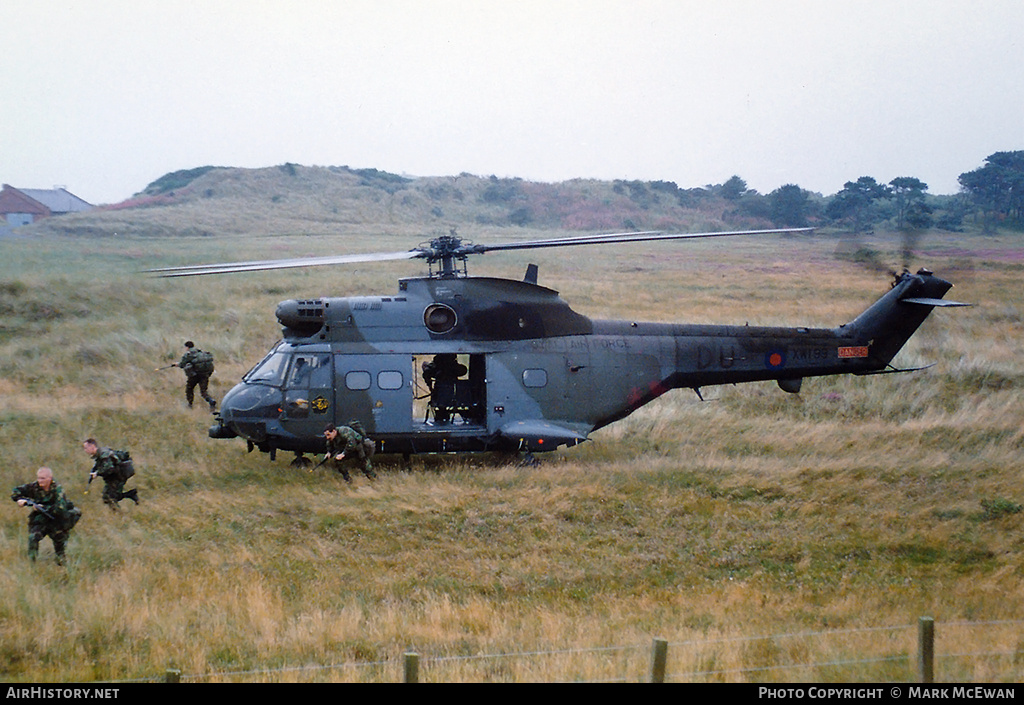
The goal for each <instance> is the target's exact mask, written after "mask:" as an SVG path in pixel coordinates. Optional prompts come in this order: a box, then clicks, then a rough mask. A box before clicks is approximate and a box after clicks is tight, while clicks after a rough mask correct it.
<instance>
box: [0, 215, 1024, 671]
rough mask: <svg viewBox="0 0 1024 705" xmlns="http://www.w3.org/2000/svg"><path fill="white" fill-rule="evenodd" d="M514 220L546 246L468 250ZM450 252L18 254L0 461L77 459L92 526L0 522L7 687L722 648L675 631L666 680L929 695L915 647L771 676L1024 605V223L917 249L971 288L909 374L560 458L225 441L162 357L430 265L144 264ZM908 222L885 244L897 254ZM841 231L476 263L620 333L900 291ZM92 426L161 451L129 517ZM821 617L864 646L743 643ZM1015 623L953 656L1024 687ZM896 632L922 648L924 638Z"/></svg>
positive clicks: (141, 448) (252, 358) (801, 628)
mask: <svg viewBox="0 0 1024 705" xmlns="http://www.w3.org/2000/svg"><path fill="white" fill-rule="evenodd" d="M463 234H464V235H467V234H468V233H463ZM513 234H514V236H515V237H523V238H532V237H545V236H550V235H551V233H549V232H526V231H520V230H511V229H495V230H494V231H484V232H481V233H479V234H476V233H475V234H474V235H473V239H475V240H476V241H501V240H506V239H510V238H511V237H513ZM422 239H423V238H422V237H420V238H414V239H410V238H409V237H408V236H407V235H405V234H395V235H387V236H382V237H373V238H370V237H358V236H348V237H343V236H326V235H325V236H308V237H303V236H294V237H287V238H284V237H282V238H276V237H261V238H255V239H253V238H231V237H196V238H167V239H164V238H144V237H132V238H117V239H115V238H82V239H74V240H72V239H64V238H46V239H44V240H42V241H29V240H26V239H19V238H12V239H5V240H3V241H0V251H2V252H3V255H4V256H3V258H2V261H0V312H2V319H0V320H2V327H0V367H2V374H0V394H2V396H0V399H2V401H0V442H2V447H3V449H4V454H5V463H4V465H3V468H2V469H0V476H2V480H3V481H4V482H5V483H6V486H7V487H13V486H15V485H18V484H21V483H23V482H27V481H29V480H30V479H32V477H33V476H34V472H35V470H36V468H37V467H38V466H40V465H43V464H46V465H49V466H51V467H52V468H53V469H54V471H55V473H56V476H57V480H58V482H60V483H62V485H63V486H64V488H65V490H66V491H67V493H68V495H69V496H70V498H71V499H72V500H73V501H74V502H75V503H76V504H78V505H80V506H82V507H83V509H84V512H85V516H84V518H83V519H82V521H81V523H80V524H79V526H78V528H77V529H76V530H75V532H74V534H73V536H72V539H71V541H70V544H69V561H68V565H67V566H66V567H65V568H63V569H62V568H58V567H56V566H55V565H53V564H52V560H51V559H52V551H51V550H50V544H49V541H46V542H45V543H44V549H43V551H42V552H41V556H40V561H39V562H38V563H37V564H34V565H33V564H30V563H29V562H28V560H27V559H26V557H25V510H24V509H21V508H19V507H17V506H16V505H15V504H14V503H12V502H6V503H4V505H3V509H2V510H0V625H2V633H3V639H2V640H0V641H2V644H0V650H2V652H3V653H2V654H0V678H2V679H3V680H5V681H9V682H13V681H63V682H69V681H94V680H129V679H147V678H153V677H159V676H160V674H162V673H163V671H164V670H165V669H167V668H169V667H174V668H178V669H180V670H181V671H182V672H183V673H184V674H216V673H222V672H240V671H259V672H262V671H263V670H264V669H278V668H283V667H288V666H293V667H294V666H304V665H312V664H338V663H356V662H372V663H382V662H383V663H386V664H389V665H387V666H386V667H380V668H371V669H360V670H340V671H328V672H314V673H316V674H317V675H314V676H312V678H314V679H316V678H323V679H337V680H360V679H365V680H376V679H381V680H394V679H396V677H397V674H398V673H399V671H398V668H399V666H398V661H397V660H398V658H399V656H400V654H401V653H402V652H403V651H406V650H408V649H413V650H416V651H418V652H420V653H422V654H424V655H428V656H431V657H435V658H438V659H443V658H446V657H452V658H456V657H466V656H473V655H478V654H496V653H513V652H516V653H518V652H538V651H558V650H563V649H595V650H596V651H595V653H594V654H593V655H592V656H584V657H582V658H574V659H552V660H551V661H550V662H548V663H546V664H544V666H543V667H540V666H536V667H535V666H532V665H530V666H523V667H521V668H518V669H516V668H512V667H507V666H503V665H498V664H495V663H494V662H491V661H484V662H472V661H470V662H462V661H453V662H452V664H453V665H451V666H449V667H447V669H446V670H445V671H444V672H441V673H435V674H433V675H432V676H431V678H436V679H437V680H510V681H524V680H573V679H582V680H605V679H608V678H613V677H616V676H617V672H616V669H617V668H619V667H620V666H619V665H618V664H615V663H611V661H613V660H614V659H611V658H610V657H608V656H607V655H605V654H604V653H603V652H601V651H600V650H599V649H601V648H602V647H610V646H620V645H630V646H633V645H638V644H639V645H641V647H643V648H646V645H647V644H648V643H649V642H650V639H651V638H652V637H662V638H666V639H668V640H670V641H672V642H681V643H686V644H693V643H699V642H701V641H702V640H706V641H707V642H708V643H709V644H712V645H709V646H707V647H700V646H691V647H687V648H686V649H678V650H674V651H673V652H672V654H673V655H672V658H673V661H672V662H670V666H669V670H670V672H676V673H684V672H692V671H702V672H709V671H710V672H724V673H729V674H733V675H726V676H718V678H719V679H723V680H773V679H776V678H778V679H779V680H800V679H804V678H807V679H811V680H877V679H879V678H886V679H891V680H901V679H904V680H905V679H911V678H912V677H913V671H912V668H911V667H910V666H908V667H907V670H902V669H895V668H894V669H893V670H883V671H881V672H879V671H877V670H869V669H867V668H858V667H852V668H841V669H837V668H835V667H833V666H829V667H822V668H818V669H813V670H811V671H810V672H798V673H793V672H791V671H782V672H779V673H776V672H772V671H770V670H767V671H766V670H758V669H761V668H763V667H764V666H766V665H772V664H779V663H786V662H790V661H793V660H800V659H803V660H804V661H807V660H810V661H827V662H830V663H831V662H835V661H856V660H857V659H858V658H861V657H866V656H870V655H873V654H875V653H876V650H877V648H878V647H877V644H876V643H875V644H871V643H867V640H866V638H865V637H864V635H863V633H862V632H860V631H857V630H860V629H867V628H873V627H879V626H888V625H904V624H910V623H913V622H914V621H915V620H916V619H917V618H918V617H919V616H923V615H928V616H931V617H934V618H935V619H936V620H937V622H939V623H940V625H941V624H955V623H962V622H996V623H998V622H1009V623H1011V624H1013V623H1014V622H1015V621H1016V620H1021V619H1024V589H1022V582H1024V581H1022V577H1024V576H1022V572H1024V571H1022V556H1024V541H1022V537H1021V530H1022V524H1024V514H1022V513H1020V512H1019V509H1020V503H1021V502H1024V479H1022V473H1024V404H1022V397H1024V391H1022V390H1024V361H1022V356H1021V350H1022V348H1024V327H1022V318H1024V287H1022V286H1021V278H1022V273H1024V238H1022V236H1021V235H1019V234H1001V235H997V236H981V235H975V234H969V233H968V234H963V233H960V234H948V233H945V234H940V233H932V234H930V236H929V237H927V238H925V239H924V240H922V244H920V245H919V247H918V250H917V252H916V253H915V265H920V266H927V267H929V268H930V269H932V270H934V271H935V272H936V273H937V274H940V275H942V276H944V277H946V278H948V279H950V280H951V281H953V282H954V283H955V284H956V288H954V289H953V291H952V292H951V293H950V295H949V297H950V298H955V299H958V300H962V301H969V302H972V303H975V304H976V306H974V307H972V308H960V309H948V310H940V311H936V312H935V313H934V314H933V315H932V317H931V318H930V319H929V320H928V321H927V322H926V323H925V325H924V327H923V328H922V330H921V331H920V332H919V333H918V334H917V335H916V336H915V337H914V338H913V339H912V340H911V342H910V343H909V345H908V346H907V348H906V349H905V350H904V351H903V352H901V354H900V356H899V357H898V358H897V360H896V362H897V364H900V365H901V366H904V367H912V366H921V365H929V364H932V363H934V366H932V367H930V368H928V369H927V370H924V371H921V372H917V373H912V374H906V375H884V376H876V377H867V378H859V377H857V378H846V377H843V378H833V379H812V380H807V381H806V382H805V384H804V388H803V392H802V393H801V394H800V395H798V396H795V395H789V394H785V393H783V392H781V391H780V390H779V389H778V388H777V387H776V386H775V385H774V384H770V383H765V384H751V385H743V386H737V387H721V388H712V389H706V390H703V391H704V396H705V398H706V399H707V401H704V402H701V401H699V400H698V399H697V398H696V396H695V395H693V394H692V393H689V392H683V391H677V392H673V393H670V394H668V395H666V396H664V397H662V398H661V399H659V400H658V401H657V402H655V403H653V404H651V405H649V406H647V407H645V408H643V409H641V410H640V411H639V412H637V413H636V414H634V415H633V416H631V417H629V418H627V419H625V420H624V421H621V422H619V423H617V424H614V425H613V426H611V427H609V428H606V429H603V430H602V431H599V432H598V433H596V434H595V435H594V436H593V438H592V440H591V442H588V443H586V444H583V445H581V446H579V447H577V448H575V449H571V450H563V451H559V452H556V453H554V454H551V455H548V456H545V457H544V458H543V463H542V464H541V465H540V467H537V468H522V467H518V466H515V465H508V464H503V463H502V462H500V461H499V460H497V459H495V458H491V457H489V456H480V457H468V456H467V457H453V456H441V457H429V458H418V459H415V460H414V462H413V465H412V468H411V470H407V469H405V468H403V466H402V464H401V462H400V459H396V458H388V457H387V456H384V457H381V458H380V459H379V462H378V463H377V464H378V469H379V474H380V478H379V479H378V481H377V482H375V483H374V484H372V485H371V484H369V483H368V482H367V481H365V480H363V479H362V478H361V477H357V478H356V479H355V481H354V485H353V486H352V487H347V486H345V484H344V483H343V482H342V481H341V480H340V478H337V477H334V476H330V475H327V474H325V473H323V472H322V471H321V472H318V473H309V472H306V471H305V470H298V469H293V468H290V467H289V465H288V462H287V461H288V459H287V457H280V458H278V460H277V461H276V462H270V461H269V459H268V458H267V456H265V455H262V454H259V453H252V454H247V453H246V449H245V445H244V443H242V442H241V441H237V440H236V441H215V440H211V439H209V438H208V437H207V434H206V431H207V427H208V426H209V423H210V417H209V414H208V413H204V412H203V411H200V410H199V409H198V408H197V409H196V410H189V409H187V408H184V405H183V400H182V397H183V395H182V386H183V385H182V379H181V375H180V372H179V371H178V370H175V369H171V370H166V371H163V372H154V369H155V368H157V367H161V366H163V365H167V364H170V363H171V362H174V361H176V360H177V359H178V357H179V356H180V353H181V343H182V342H183V341H184V340H185V339H188V338H191V339H193V340H195V341H196V342H197V343H198V344H199V345H200V346H201V347H203V348H204V349H210V350H213V351H214V352H215V353H216V355H217V361H218V365H217V373H216V374H215V376H214V383H213V391H214V393H215V395H216V396H218V397H219V396H221V395H222V394H223V393H224V392H226V391H227V389H228V388H230V386H232V385H233V384H234V382H235V381H236V380H237V379H238V378H239V377H240V376H241V375H242V374H243V373H244V371H245V370H246V369H248V368H249V367H250V366H251V365H252V364H254V363H255V362H257V361H258V360H259V359H260V358H261V356H262V354H263V353H264V352H265V351H266V350H267V349H268V348H269V346H270V345H271V344H272V343H273V342H274V341H275V340H276V339H277V338H278V337H279V333H280V331H279V329H278V327H277V325H276V322H275V320H274V317H273V311H274V307H275V305H276V304H277V302H278V301H280V300H282V299H286V298H303V297H307V296H316V295H322V294H327V295H350V294H351V295H355V294H369V293H373V294H385V295H387V294H390V293H393V292H394V291H395V280H396V278H397V277H399V276H412V275H414V274H417V273H418V271H419V270H418V269H417V267H418V265H417V264H416V263H412V264H410V263H398V264H395V263H388V264H380V265H374V266H357V267H352V268H339V269H314V270H309V271H290V272H286V273H261V274H250V275H241V276H233V277H210V278H203V279H202V280H158V279H153V278H150V277H147V276H144V275H142V274H140V273H139V272H140V271H141V270H143V269H145V268H148V267H154V266H165V265H173V264H186V263H196V262H206V261H223V260H232V259H239V258H245V259H256V258H269V257H290V256H300V255H305V254H328V253H335V252H343V251H379V250H392V249H394V250H399V249H407V248H408V247H410V246H412V245H415V244H417V243H418V242H419V241H420V240H422ZM893 240H894V238H888V237H885V236H883V235H877V236H875V237H874V239H873V246H874V247H876V248H877V249H878V250H880V251H881V252H882V253H883V255H884V256H886V257H887V258H888V259H890V260H891V261H892V262H893V264H894V265H895V264H898V263H899V259H898V255H896V254H895V251H896V248H895V245H894V244H893ZM837 245H838V239H837V238H836V237H835V236H831V235H829V234H827V233H821V234H816V235H814V236H798V237H782V236H772V237H767V238H765V237H760V238H741V239H732V240H729V241H728V242H723V241H701V242H696V243H684V244H680V243H675V244H672V243H658V244H650V245H645V246H643V247H639V248H626V247H622V246H618V247H608V248H603V249H601V248H598V249H588V250H587V251H586V252H571V251H568V250H566V251H564V252H560V253H558V254H557V255H552V254H537V253H536V252H535V253H533V254H526V253H523V254H519V253H507V254H491V255H488V256H487V257H481V258H479V259H478V261H476V262H473V263H471V266H472V270H471V273H473V274H478V275H497V276H509V277H511V278H520V277H521V276H522V273H523V271H525V268H526V265H527V263H528V262H531V261H537V262H538V263H539V264H540V283H542V284H544V285H546V286H550V287H552V288H554V289H557V290H559V291H560V292H561V293H562V296H563V297H564V298H565V299H566V300H567V301H569V303H570V304H571V305H573V306H574V308H575V309H576V310H578V311H580V312H581V313H584V314H586V315H589V316H592V317H595V318H628V319H636V320H657V321H679V322H710V323H715V322H717V323H737V324H743V323H745V322H749V323H751V324H783V325H812V326H828V327H831V326H833V325H836V324H839V323H842V322H845V321H848V320H850V319H852V318H853V317H854V316H855V315H856V314H857V313H859V312H860V311H861V310H862V309H863V308H865V307H866V306H867V305H868V304H869V303H870V302H872V301H873V300H874V299H875V298H877V297H878V296H880V295H881V294H882V293H883V292H884V291H885V290H886V288H887V287H888V285H889V281H888V278H887V277H886V275H884V274H878V273H875V272H871V271H869V270H868V269H867V268H865V267H862V266H860V265H858V264H857V263H856V262H852V261H850V260H849V259H837V258H836V257H835V252H836V249H837ZM556 252H557V251H556ZM87 436H95V437H97V438H98V439H99V440H100V442H101V443H102V444H106V445H111V446H115V447H127V448H130V449H131V450H132V451H133V455H134V456H135V458H136V466H137V468H138V470H139V474H138V476H137V478H136V484H137V486H138V487H139V491H140V496H141V498H142V503H141V504H140V505H139V506H137V507H136V506H134V505H132V504H131V503H127V504H128V505H129V506H125V507H123V511H121V512H120V514H118V515H112V514H111V513H109V512H108V511H107V510H106V509H105V508H104V507H103V506H102V503H101V501H100V498H99V492H98V489H97V490H94V491H93V492H91V493H89V494H85V490H86V477H87V473H88V470H89V468H90V467H91V462H90V459H89V458H88V457H87V456H86V455H85V454H84V453H83V452H82V450H81V445H80V443H81V440H82V439H83V438H85V437H87ZM94 486H95V485H94ZM822 630H850V632H849V636H846V637H843V638H842V639H838V640H832V641H830V642H829V643H828V644H817V643H810V644H809V643H808V642H807V641H805V640H798V641H797V642H795V643H790V642H787V641H786V640H783V639H772V640H769V641H768V642H767V643H765V642H756V644H752V643H750V642H743V641H737V642H731V641H729V640H731V639H740V638H742V637H750V636H753V635H763V634H769V635H781V634H792V633H799V632H818V631H822ZM1019 632H1020V629H1019V625H1017V626H1012V627H1010V628H1004V629H996V630H995V631H994V632H980V631H978V632H975V631H969V630H968V631H963V630H961V631H957V632H955V633H956V637H955V639H956V643H955V644H951V643H949V642H948V639H949V638H950V636H949V635H951V634H953V633H954V631H953V630H952V628H950V629H947V630H946V632H945V635H946V636H947V642H946V643H945V644H943V642H942V636H943V632H942V627H941V626H940V628H939V636H940V641H939V645H940V648H946V649H948V650H949V651H951V652H961V653H963V652H977V651H988V652H991V651H997V652H1002V653H1009V654H1011V656H1010V657H1009V659H1008V661H1006V663H1004V665H1003V666H1002V667H999V668H995V669H993V668H992V667H991V666H990V665H988V664H987V663H986V662H980V661H977V660H953V661H951V662H947V663H945V664H944V668H945V669H946V670H945V671H943V672H939V673H937V675H938V676H939V677H940V678H942V679H944V680H957V681H984V680H1005V681H1019V680H1020V676H1021V667H1020V656H1019V654H1020V652H1022V651H1024V646H1022V640H1021V637H1020V636H1019ZM888 638H889V637H881V639H882V640H883V641H885V640H886V639H888ZM876 641H877V640H876ZM884 649H886V651H885V653H896V654H902V655H903V656H907V655H908V654H909V655H910V657H911V658H910V661H911V663H912V661H913V658H912V656H913V652H912V650H913V639H912V637H911V638H910V639H909V640H908V641H906V643H903V642H901V641H898V640H897V641H894V642H892V643H889V644H888V645H886V646H885V647H884ZM1013 654H1018V655H1017V656H1014V655H1013ZM645 659H646V652H644V651H641V653H640V656H639V660H640V661H643V660H645ZM641 671H642V669H641ZM636 677H638V678H639V677H642V672H641V673H638V674H636ZM214 678H215V679H216V678H217V677H216V676H214ZM224 678H227V677H224ZM287 678H288V676H281V675H279V674H277V673H269V674H266V673H260V674H257V675H251V676H248V677H246V678H245V679H246V680H282V679H287ZM300 678H302V679H304V678H305V676H300Z"/></svg>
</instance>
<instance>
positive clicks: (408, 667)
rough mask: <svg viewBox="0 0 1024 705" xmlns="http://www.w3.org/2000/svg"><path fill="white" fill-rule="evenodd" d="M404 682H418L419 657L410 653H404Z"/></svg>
mask: <svg viewBox="0 0 1024 705" xmlns="http://www.w3.org/2000/svg"><path fill="white" fill-rule="evenodd" d="M405 682H406V683H419V682H420V655H419V654H417V653H414V652H412V651H407V652H405Z"/></svg>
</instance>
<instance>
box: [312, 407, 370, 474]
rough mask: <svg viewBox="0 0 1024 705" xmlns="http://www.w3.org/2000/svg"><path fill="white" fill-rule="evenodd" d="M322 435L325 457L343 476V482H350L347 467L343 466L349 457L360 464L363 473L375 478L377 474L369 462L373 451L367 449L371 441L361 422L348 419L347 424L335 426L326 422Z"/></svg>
mask: <svg viewBox="0 0 1024 705" xmlns="http://www.w3.org/2000/svg"><path fill="white" fill-rule="evenodd" d="M324 437H325V438H326V439H327V456H326V457H327V458H330V460H331V464H332V466H333V467H334V469H335V470H337V471H338V472H340V473H341V476H342V477H343V478H345V482H348V483H351V482H352V478H351V477H350V476H349V474H348V468H346V467H345V461H346V460H347V459H349V458H351V459H353V460H356V461H357V462H360V463H361V464H362V466H363V474H364V475H366V476H367V477H368V478H370V479H371V480H373V479H376V477H377V475H376V473H374V472H373V463H371V462H370V456H371V455H372V454H373V453H372V451H371V450H369V447H370V444H372V443H373V441H371V440H370V439H369V438H367V436H366V433H365V432H364V431H363V426H362V424H360V423H359V422H358V421H349V425H348V426H340V427H336V426H335V425H334V424H327V427H326V428H325V429H324ZM325 459H326V458H325Z"/></svg>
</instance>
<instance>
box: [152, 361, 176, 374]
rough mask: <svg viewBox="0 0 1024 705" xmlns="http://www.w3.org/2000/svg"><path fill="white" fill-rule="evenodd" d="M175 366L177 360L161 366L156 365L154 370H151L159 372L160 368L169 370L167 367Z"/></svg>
mask: <svg viewBox="0 0 1024 705" xmlns="http://www.w3.org/2000/svg"><path fill="white" fill-rule="evenodd" d="M177 366H178V363H177V362H172V363H171V364H170V365H164V366H163V367H157V368H156V369H155V370H153V371H154V372H160V371H161V370H169V369H171V368H172V367H177Z"/></svg>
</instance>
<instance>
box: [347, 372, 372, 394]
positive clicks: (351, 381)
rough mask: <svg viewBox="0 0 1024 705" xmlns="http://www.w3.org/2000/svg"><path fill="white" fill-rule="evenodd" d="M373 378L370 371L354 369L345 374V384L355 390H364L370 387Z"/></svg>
mask: <svg viewBox="0 0 1024 705" xmlns="http://www.w3.org/2000/svg"><path fill="white" fill-rule="evenodd" d="M372 379H373V378H372V377H371V376H370V373H369V372H363V371H362V370H354V371H352V372H349V373H348V374H346V375H345V386H346V387H348V388H349V389H352V390H354V391H362V390H365V389H369V388H370V382H371V381H372Z"/></svg>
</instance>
